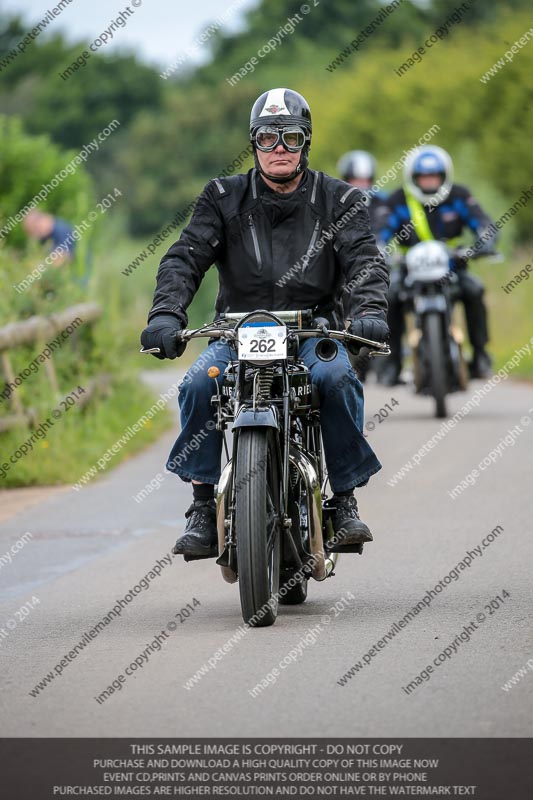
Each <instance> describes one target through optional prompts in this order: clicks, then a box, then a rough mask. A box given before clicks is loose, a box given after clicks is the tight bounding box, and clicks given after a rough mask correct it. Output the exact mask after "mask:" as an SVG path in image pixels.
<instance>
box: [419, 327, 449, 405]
mask: <svg viewBox="0 0 533 800" xmlns="http://www.w3.org/2000/svg"><path fill="white" fill-rule="evenodd" d="M424 335H425V339H426V352H427V361H428V370H429V389H430V391H431V394H432V395H433V397H434V398H435V416H436V417H439V418H442V417H445V416H446V390H447V383H448V382H447V376H446V361H445V354H444V347H443V332H442V318H441V316H440V314H428V315H427V316H426V317H425V319H424Z"/></svg>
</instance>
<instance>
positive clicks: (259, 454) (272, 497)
mask: <svg viewBox="0 0 533 800" xmlns="http://www.w3.org/2000/svg"><path fill="white" fill-rule="evenodd" d="M279 490H280V477H279V470H278V459H277V452H276V441H275V438H274V433H273V431H272V430H271V429H267V428H262V429H257V428H243V429H241V430H240V431H239V441H238V443H237V455H236V459H235V531H236V539H237V568H238V574H239V591H240V597H241V609H242V617H243V619H244V621H245V622H246V623H247V624H248V625H251V626H252V627H255V628H260V627H264V626H267V625H273V624H274V622H275V621H276V617H277V611H278V592H279V576H280V554H281V533H280V513H279V512H280V507H279V503H280V491H279Z"/></svg>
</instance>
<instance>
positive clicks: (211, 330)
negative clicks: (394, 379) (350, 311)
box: [140, 311, 390, 356]
mask: <svg viewBox="0 0 533 800" xmlns="http://www.w3.org/2000/svg"><path fill="white" fill-rule="evenodd" d="M273 313H275V314H276V316H279V317H280V318H282V317H281V314H282V313H285V314H294V313H302V312H278V311H276V312H273ZM243 316H245V315H244V314H234V315H233V314H232V315H230V314H226V315H225V317H224V318H225V319H231V320H234V321H238V320H239V319H242V317H243ZM287 321H288V320H287ZM202 337H205V338H208V339H223V338H225V339H227V340H228V341H231V342H235V341H236V338H237V332H236V330H235V328H234V327H230V326H224V327H221V326H220V325H217V324H216V323H214V324H211V325H204V326H203V327H201V328H189V329H187V328H185V329H184V330H182V331H178V332H177V333H176V338H177V339H178V341H180V342H189V341H190V340H191V339H200V338H202ZM296 337H301V338H303V339H312V338H319V337H324V338H330V339H338V340H339V341H342V342H343V344H348V343H349V342H358V343H360V344H361V345H364V346H366V347H370V348H375V349H374V350H371V352H370V353H369V355H376V356H388V355H390V347H389V345H388V344H385V343H384V342H374V341H373V340H372V339H365V338H364V337H362V336H356V335H355V334H353V333H348V331H330V330H329V329H328V328H327V327H326V326H325V325H319V326H318V327H317V328H291V329H290V330H289V332H288V334H287V338H288V339H292V338H296ZM140 352H141V354H143V355H144V354H146V353H160V352H161V349H160V348H159V347H150V348H149V349H148V350H145V349H144V348H142V349H141V350H140Z"/></svg>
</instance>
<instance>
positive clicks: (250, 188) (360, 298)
mask: <svg viewBox="0 0 533 800" xmlns="http://www.w3.org/2000/svg"><path fill="white" fill-rule="evenodd" d="M212 264H216V267H217V269H218V273H219V292H218V296H217V299H216V303H215V311H216V313H217V314H220V313H224V312H227V311H253V310H254V309H258V308H263V309H266V310H270V311H279V310H282V309H303V308H313V309H315V311H316V314H317V316H318V315H323V316H326V317H328V319H329V320H330V324H331V325H332V326H333V327H335V328H341V327H344V326H343V323H342V320H343V312H342V304H341V295H342V291H343V287H344V286H348V292H345V297H346V310H347V316H348V318H349V319H355V318H356V317H360V316H361V315H363V314H365V313H372V314H377V315H380V316H382V318H384V319H385V317H386V311H387V289H388V280H389V279H388V270H387V268H386V266H385V263H384V261H383V259H382V257H381V255H380V252H379V250H378V248H377V246H376V242H375V238H374V235H373V234H372V233H371V230H370V224H369V216H368V211H367V207H366V205H365V201H364V199H363V197H362V195H361V193H360V192H359V190H358V189H356V188H355V187H352V186H350V185H349V184H346V183H344V182H343V181H340V180H337V179H335V178H331V177H329V176H327V175H324V174H323V173H321V172H314V171H313V170H306V171H305V173H304V174H303V177H302V180H301V181H300V184H299V186H298V188H297V189H296V190H295V191H294V192H291V193H289V194H281V193H279V192H274V191H272V190H271V189H269V187H268V186H267V185H266V183H265V182H264V181H263V180H262V178H261V176H260V175H259V174H258V172H257V171H256V170H255V169H252V170H250V171H249V172H248V173H247V174H245V175H235V176H232V177H229V178H221V179H218V178H217V179H215V180H212V181H210V182H209V183H208V184H207V185H206V187H205V189H204V191H203V192H202V194H201V195H200V197H199V198H198V202H197V204H196V207H195V210H194V214H193V216H192V219H191V221H190V223H189V225H188V226H187V227H186V228H185V229H184V231H183V232H182V234H181V236H180V238H179V240H178V241H177V242H175V243H174V244H173V245H172V246H171V247H170V249H169V251H168V252H167V254H166V255H165V256H163V258H162V259H161V263H160V265H159V270H158V273H157V287H156V291H155V296H154V304H153V307H152V310H151V311H150V314H149V317H148V319H149V320H150V319H151V318H152V317H154V316H156V315H157V314H163V313H165V314H168V313H170V314H175V315H176V316H177V317H178V318H179V319H180V320H181V321H182V322H183V324H185V325H186V324H187V315H186V313H185V310H186V309H187V307H188V306H189V304H190V302H191V300H192V298H193V297H194V294H195V293H196V291H197V290H198V287H199V286H200V283H201V281H202V278H203V276H204V274H205V272H206V271H207V269H208V268H209V267H210V266H211V265H212Z"/></svg>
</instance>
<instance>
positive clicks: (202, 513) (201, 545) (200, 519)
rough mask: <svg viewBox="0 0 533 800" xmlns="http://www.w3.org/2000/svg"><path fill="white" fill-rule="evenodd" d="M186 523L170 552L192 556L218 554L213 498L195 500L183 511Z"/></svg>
mask: <svg viewBox="0 0 533 800" xmlns="http://www.w3.org/2000/svg"><path fill="white" fill-rule="evenodd" d="M185 518H186V520H187V525H186V527H185V533H184V534H183V536H180V538H179V539H178V541H177V542H176V544H175V545H174V547H173V548H172V552H173V553H174V555H179V556H184V557H185V560H186V561H189V560H191V558H192V559H194V558H213V557H215V556H217V555H218V535H217V525H216V505H215V501H214V500H195V501H194V503H193V504H192V505H191V506H190V507H189V508H188V509H187V511H186V512H185Z"/></svg>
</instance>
